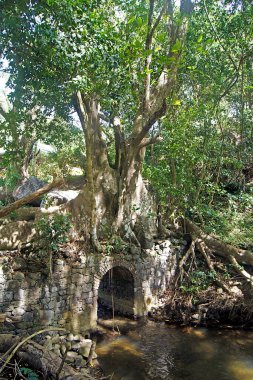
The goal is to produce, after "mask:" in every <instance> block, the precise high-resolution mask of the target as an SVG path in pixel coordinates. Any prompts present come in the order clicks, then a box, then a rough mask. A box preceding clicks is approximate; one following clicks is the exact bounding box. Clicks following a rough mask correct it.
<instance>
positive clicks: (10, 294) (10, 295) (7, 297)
mask: <svg viewBox="0 0 253 380" xmlns="http://www.w3.org/2000/svg"><path fill="white" fill-rule="evenodd" d="M12 300H13V292H10V291H7V292H5V293H4V301H5V302H8V301H12Z"/></svg>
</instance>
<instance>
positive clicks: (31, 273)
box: [0, 240, 179, 333]
mask: <svg viewBox="0 0 253 380" xmlns="http://www.w3.org/2000/svg"><path fill="white" fill-rule="evenodd" d="M178 249H179V247H173V248H172V246H171V242H170V241H169V240H166V241H163V242H159V243H158V242H157V243H156V244H155V245H154V246H153V248H152V249H147V250H142V251H140V250H138V249H137V248H135V247H133V248H132V250H131V252H129V253H124V254H123V253H119V254H112V255H103V254H93V253H92V254H85V253H84V252H82V253H79V256H78V261H76V262H74V263H72V264H69V263H68V262H67V261H64V260H63V259H61V260H59V259H57V260H56V261H55V263H54V268H53V278H52V280H51V281H49V278H48V276H45V274H43V273H41V271H39V270H37V271H35V270H34V268H32V267H31V266H30V267H29V266H28V265H27V261H26V260H24V259H23V258H22V257H21V256H20V255H15V254H14V252H13V253H12V254H9V255H8V254H4V253H3V252H2V253H1V256H0V331H1V332H4V331H15V332H20V331H23V330H30V329H34V328H35V327H36V328H39V327H42V326H47V325H54V326H61V327H66V328H67V329H68V330H70V331H72V332H73V333H85V332H86V331H87V330H89V329H90V328H94V327H95V326H96V323H97V318H98V317H97V310H98V296H99V298H100V301H101V302H102V303H103V304H107V305H109V306H110V305H111V303H112V297H111V293H110V292H111V290H110V289H111V287H112V285H113V289H114V290H113V292H114V294H113V304H114V309H115V311H116V312H117V311H120V312H123V313H126V314H128V315H133V316H135V317H142V316H146V315H147V314H148V312H149V311H150V310H151V308H153V307H155V308H156V307H158V306H161V304H162V303H163V298H162V296H163V292H164V290H165V289H166V288H167V287H168V286H169V283H170V280H171V278H172V276H173V273H174V270H175V261H176V253H177V250H178Z"/></svg>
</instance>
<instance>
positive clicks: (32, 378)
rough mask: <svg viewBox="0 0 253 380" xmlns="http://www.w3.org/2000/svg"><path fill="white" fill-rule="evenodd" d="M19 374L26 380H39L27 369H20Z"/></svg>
mask: <svg viewBox="0 0 253 380" xmlns="http://www.w3.org/2000/svg"><path fill="white" fill-rule="evenodd" d="M20 372H21V373H22V375H24V378H25V379H27V380H38V379H39V375H38V374H37V373H36V372H34V371H33V370H32V369H31V368H29V367H21V368H20Z"/></svg>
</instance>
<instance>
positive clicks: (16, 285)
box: [6, 280, 20, 290]
mask: <svg viewBox="0 0 253 380" xmlns="http://www.w3.org/2000/svg"><path fill="white" fill-rule="evenodd" d="M6 288H7V289H8V290H14V289H19V288H20V283H19V281H15V280H10V281H8V282H7V283H6Z"/></svg>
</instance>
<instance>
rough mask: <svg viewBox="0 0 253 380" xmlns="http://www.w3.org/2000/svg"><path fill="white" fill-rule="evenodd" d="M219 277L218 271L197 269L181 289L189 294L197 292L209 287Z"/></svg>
mask: <svg viewBox="0 0 253 380" xmlns="http://www.w3.org/2000/svg"><path fill="white" fill-rule="evenodd" d="M216 278H217V273H216V272H215V271H209V272H206V271H201V270H198V271H197V270H195V271H194V272H192V273H191V274H190V275H189V278H188V279H187V282H186V281H184V282H183V283H182V284H181V286H180V289H181V291H182V292H183V293H187V294H197V293H199V292H202V291H204V290H206V289H208V288H209V287H210V286H211V285H212V284H213V282H214V280H215V279H216Z"/></svg>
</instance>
